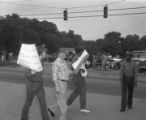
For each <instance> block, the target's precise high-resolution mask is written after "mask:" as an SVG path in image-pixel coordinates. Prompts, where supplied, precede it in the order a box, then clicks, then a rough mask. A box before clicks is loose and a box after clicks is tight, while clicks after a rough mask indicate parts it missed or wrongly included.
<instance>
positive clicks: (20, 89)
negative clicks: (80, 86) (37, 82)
mask: <svg viewBox="0 0 146 120" xmlns="http://www.w3.org/2000/svg"><path fill="white" fill-rule="evenodd" d="M45 91H46V99H47V105H48V106H49V105H51V104H53V101H54V94H53V90H52V88H45ZM70 92H71V91H69V93H70ZM24 100H25V85H23V84H14V83H5V82H0V120H20V115H21V110H22V106H23V104H24ZM78 102H79V101H78V100H76V101H75V102H74V103H73V104H72V106H71V107H70V108H69V111H68V119H67V120H146V114H145V112H146V99H134V104H133V109H132V110H127V111H126V112H124V113H120V112H119V109H120V97H115V96H108V95H100V94H87V106H88V109H90V110H91V113H90V114H83V113H80V112H79V103H78ZM54 111H55V114H56V115H57V116H58V112H57V110H54ZM29 115H30V119H29V120H42V119H41V116H40V110H39V105H38V101H37V99H34V101H33V104H32V107H31V109H30V114H29ZM50 120H57V118H55V119H54V118H51V119H50Z"/></svg>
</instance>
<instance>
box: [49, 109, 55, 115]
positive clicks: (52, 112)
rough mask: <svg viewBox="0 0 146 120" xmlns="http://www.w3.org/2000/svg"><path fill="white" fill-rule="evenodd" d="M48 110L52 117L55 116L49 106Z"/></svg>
mask: <svg viewBox="0 0 146 120" xmlns="http://www.w3.org/2000/svg"><path fill="white" fill-rule="evenodd" d="M48 111H49V112H50V114H51V116H52V117H55V114H54V112H53V111H52V110H50V108H48Z"/></svg>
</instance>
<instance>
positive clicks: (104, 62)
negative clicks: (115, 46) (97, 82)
mask: <svg viewBox="0 0 146 120" xmlns="http://www.w3.org/2000/svg"><path fill="white" fill-rule="evenodd" d="M107 60H108V58H107V56H106V53H103V55H102V68H103V71H105V70H106V66H107Z"/></svg>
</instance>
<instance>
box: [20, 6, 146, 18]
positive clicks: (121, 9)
mask: <svg viewBox="0 0 146 120" xmlns="http://www.w3.org/2000/svg"><path fill="white" fill-rule="evenodd" d="M144 8H146V6H142V7H128V8H118V9H109V10H108V11H124V10H134V9H144ZM102 11H103V10H88V11H77V12H69V14H74V13H92V12H102ZM61 14H63V12H62V13H46V14H20V16H42V15H61Z"/></svg>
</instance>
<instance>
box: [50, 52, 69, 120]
mask: <svg viewBox="0 0 146 120" xmlns="http://www.w3.org/2000/svg"><path fill="white" fill-rule="evenodd" d="M65 58H66V53H65V52H64V51H59V52H58V57H57V59H56V60H55V61H54V62H53V65H52V78H53V82H54V83H55V91H56V98H57V104H58V107H59V110H60V117H59V120H66V112H67V108H68V107H67V105H66V91H67V84H68V80H69V74H70V70H69V68H68V65H67V63H66V61H65V60H64V59H65Z"/></svg>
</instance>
